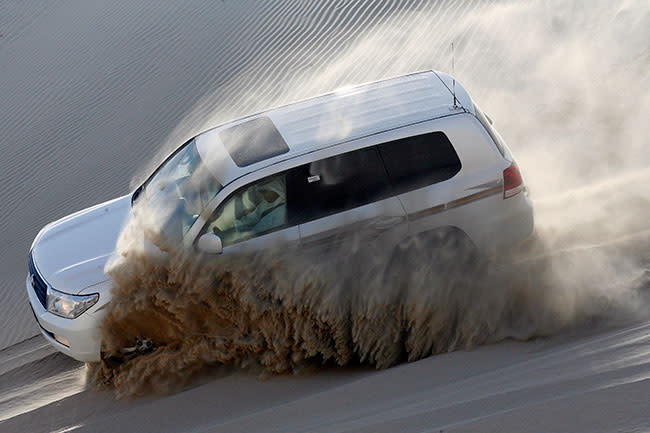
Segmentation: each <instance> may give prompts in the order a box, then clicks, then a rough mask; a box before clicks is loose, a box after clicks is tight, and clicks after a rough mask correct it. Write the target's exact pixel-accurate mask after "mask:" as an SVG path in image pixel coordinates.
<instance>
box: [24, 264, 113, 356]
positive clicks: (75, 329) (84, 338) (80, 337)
mask: <svg viewBox="0 0 650 433" xmlns="http://www.w3.org/2000/svg"><path fill="white" fill-rule="evenodd" d="M25 284H26V286H27V295H28V296H29V303H30V304H31V307H32V311H33V312H34V318H35V319H36V322H37V323H38V326H39V328H40V330H41V333H42V334H43V337H45V339H46V340H47V341H49V342H50V344H52V345H53V346H54V347H55V348H56V349H57V350H59V351H60V352H62V353H64V354H66V355H68V356H70V357H72V358H74V359H77V360H79V361H82V362H99V360H100V355H99V352H100V347H101V333H100V329H99V325H100V323H101V316H102V314H101V311H100V312H94V313H93V312H91V311H87V312H85V313H83V314H82V315H81V316H79V317H77V318H76V319H65V318H63V317H59V316H57V315H55V314H52V313H50V312H49V311H47V310H46V309H45V308H44V307H43V305H42V304H41V302H40V301H39V300H38V297H37V296H36V293H35V292H34V289H33V288H32V286H31V281H30V278H29V275H28V276H27V279H26V281H25ZM56 337H59V339H60V340H62V341H67V342H68V344H67V345H65V344H62V343H61V342H59V341H57V340H56Z"/></svg>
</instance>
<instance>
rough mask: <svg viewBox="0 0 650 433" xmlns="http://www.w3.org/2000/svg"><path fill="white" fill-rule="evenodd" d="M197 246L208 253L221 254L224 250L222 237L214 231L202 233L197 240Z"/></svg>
mask: <svg viewBox="0 0 650 433" xmlns="http://www.w3.org/2000/svg"><path fill="white" fill-rule="evenodd" d="M196 247H197V248H198V250H199V251H201V252H204V253H208V254H221V253H222V252H223V244H222V243H221V238H220V237H219V236H217V235H215V234H214V233H205V234H202V235H201V237H199V240H198V241H197V242H196Z"/></svg>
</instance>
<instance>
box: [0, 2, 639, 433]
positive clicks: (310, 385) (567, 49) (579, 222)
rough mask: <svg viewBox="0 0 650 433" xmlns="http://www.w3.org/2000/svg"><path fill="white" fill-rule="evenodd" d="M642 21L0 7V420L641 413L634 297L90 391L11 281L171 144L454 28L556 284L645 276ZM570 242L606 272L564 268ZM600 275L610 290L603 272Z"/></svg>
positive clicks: (196, 423) (283, 427)
mask: <svg viewBox="0 0 650 433" xmlns="http://www.w3.org/2000/svg"><path fill="white" fill-rule="evenodd" d="M649 29H650V8H649V7H648V4H647V2H646V1H644V0H636V1H635V0H618V1H613V2H612V1H604V0H596V1H589V2H587V1H583V2H564V1H560V0H556V1H521V2H514V1H513V2H510V1H505V2H489V1H479V0H462V1H439V2H430V1H417V0H413V1H403V2H376V1H370V0H357V1H349V2H319V1H313V2H301V1H292V0H284V1H280V2H253V1H222V2H218V1H217V2H215V1H211V0H210V1H208V0H204V1H195V2H191V3H187V4H181V3H178V2H165V3H159V4H156V5H155V6H153V5H151V4H149V3H146V2H137V1H136V2H133V1H131V2H126V1H124V2H108V1H95V2H84V1H81V0H73V1H71V2H67V3H52V2H45V1H36V2H4V3H3V4H2V5H0V133H1V136H2V138H1V139H0V149H1V150H2V154H3V156H2V158H0V197H2V199H3V205H2V212H0V241H2V242H1V244H2V248H1V249H0V330H1V331H0V349H1V348H5V349H4V350H2V351H1V352H0V372H1V373H0V385H1V386H0V388H1V389H2V390H3V392H2V395H0V418H1V419H5V421H2V422H0V429H1V430H3V431H5V430H6V431H59V432H63V431H95V432H96V431H114V430H115V428H116V426H121V428H122V429H123V430H125V431H128V430H129V429H131V430H133V429H137V430H139V431H190V430H192V431H251V430H259V431H436V432H437V431H439V430H441V429H444V431H493V430H502V431H612V430H635V429H636V430H645V429H648V428H650V421H648V417H647V414H646V412H647V404H646V400H647V393H648V392H647V391H648V390H647V383H648V381H647V378H648V376H647V371H648V365H650V364H649V363H650V357H649V354H648V351H647V350H646V349H645V347H646V346H647V338H646V335H647V327H648V322H647V321H641V322H638V319H639V316H637V315H636V314H630V315H627V312H630V311H633V312H634V309H633V308H625V309H622V310H618V311H623V312H626V314H623V317H616V315H614V317H615V318H616V319H617V320H618V321H611V320H610V321H607V323H605V324H602V323H600V324H599V325H598V326H596V325H594V324H590V323H585V322H580V323H578V324H577V327H576V328H571V329H569V330H564V331H563V333H561V334H560V335H557V336H555V337H552V338H547V339H538V340H533V341H532V342H528V343H513V342H506V343H501V344H498V345H492V346H488V347H482V348H479V349H477V350H474V351H470V352H463V351H460V352H455V353H451V354H445V355H438V356H433V357H429V358H427V359H424V360H421V361H419V362H416V363H411V364H407V365H401V366H398V367H395V368H392V369H389V370H386V371H383V372H379V373H377V372H374V371H368V370H364V369H361V370H355V369H340V370H324V371H321V372H319V373H318V374H315V375H313V376H307V377H301V376H299V377H280V378H274V379H272V380H270V381H266V382H260V381H258V380H257V379H255V378H254V377H251V376H247V375H240V374H234V375H231V374H228V375H226V376H225V377H221V378H218V379H216V380H212V381H210V382H208V383H206V384H204V385H201V386H195V387H193V388H191V389H189V390H186V391H185V392H181V393H178V394H175V395H172V396H168V397H165V398H149V399H141V400H137V401H136V402H129V401H126V402H125V401H117V402H116V401H114V400H113V396H112V395H109V394H106V393H95V392H91V391H87V390H83V386H79V383H80V382H79V380H80V379H81V378H82V377H83V375H84V373H83V372H82V370H80V369H79V368H80V364H78V363H75V362H72V361H69V360H65V359H63V358H62V357H61V356H59V355H51V352H47V351H46V350H45V351H43V350H42V349H40V346H41V345H42V340H41V339H40V337H36V338H35V339H33V340H28V341H27V342H24V343H23V345H19V346H12V345H14V344H15V343H17V342H20V341H23V340H25V339H28V338H29V337H32V336H34V335H36V333H37V332H38V331H37V329H36V327H35V325H34V324H33V318H32V316H31V312H30V311H29V307H28V305H27V298H26V295H25V288H24V278H25V274H26V270H27V258H26V255H27V251H28V248H29V245H30V242H31V240H32V239H33V237H34V236H35V235H36V233H37V232H38V230H39V229H40V228H41V227H42V226H43V225H44V224H46V223H47V222H49V221H52V220H54V219H57V218H59V217H62V216H65V215H67V214H69V213H71V212H73V211H75V210H78V209H81V208H84V207H86V206H90V205H93V204H95V203H98V202H101V201H104V200H107V199H110V198H113V197H116V196H119V195H121V194H124V193H126V192H127V191H128V190H129V189H130V188H132V187H133V186H134V185H136V184H137V183H138V181H139V180H141V179H142V178H143V177H144V176H146V174H147V173H148V172H149V171H150V170H151V169H152V168H153V166H154V165H156V164H157V162H158V161H160V159H161V158H162V157H163V155H164V154H165V153H167V152H169V151H170V150H171V149H172V148H173V147H174V146H176V145H178V144H179V143H181V142H182V141H183V140H184V139H186V138H187V137H189V136H191V135H193V134H195V133H197V132H199V131H201V130H203V129H206V128H208V127H211V126H215V125H217V124H219V123H221V122H223V121H227V120H229V119H232V118H235V117H237V116H240V115H244V114H247V113H251V112H255V111H258V110H262V109H264V108H267V107H269V106H272V105H278V104H282V103H286V102H289V101H293V100H296V99H300V98H304V97H308V96H312V95H315V94H318V93H322V92H325V91H329V90H331V89H333V88H336V87H338V86H341V85H346V84H350V83H359V82H365V81H369V80H374V79H378V78H382V77H386V76H391V75H397V74H400V73H405V72H410V71H413V70H419V69H429V68H434V69H439V70H445V71H450V72H451V49H450V46H451V42H452V41H453V42H454V44H455V75H456V76H457V77H458V78H459V79H460V80H461V81H462V82H463V84H464V85H466V87H467V88H468V89H469V90H470V91H471V92H472V94H473V96H474V98H475V100H476V101H477V102H478V103H479V104H480V105H481V107H482V108H483V109H485V111H487V112H488V114H489V115H490V116H491V117H492V118H493V119H494V120H495V122H496V124H497V126H498V129H499V130H500V131H501V133H502V134H503V135H504V136H505V138H506V140H507V141H508V143H509V145H510V147H511V148H512V149H513V151H514V152H515V154H516V156H517V158H518V162H519V165H520V167H521V168H522V171H523V172H524V174H525V176H526V180H527V182H528V185H529V187H530V188H531V190H532V194H533V198H534V199H535V201H536V206H537V207H536V209H537V219H538V222H539V225H538V227H540V228H542V229H543V231H544V233H545V236H546V239H547V241H549V242H550V243H551V244H552V245H554V250H553V251H552V254H553V257H555V258H556V259H555V260H558V262H559V263H561V264H562V265H563V266H564V267H563V268H562V269H573V270H574V271H575V269H577V272H568V273H566V274H559V275H554V277H557V278H562V277H563V279H561V281H562V284H563V286H561V287H566V288H568V290H569V292H568V293H567V298H566V299H565V301H566V300H567V299H568V300H569V301H571V300H574V299H587V300H590V301H592V300H595V299H598V298H597V297H596V298H595V297H594V296H593V295H594V294H598V293H599V290H601V289H602V288H603V287H604V288H609V287H612V288H614V289H613V290H611V291H609V290H608V291H607V293H605V294H606V295H610V296H615V295H616V294H617V293H620V292H616V290H618V289H620V285H623V288H630V287H631V285H630V284H638V285H639V286H640V288H645V287H647V276H648V271H647V269H648V266H649V263H650V262H649V260H650V254H649V253H648V249H647V247H648V245H649V243H648V230H649V229H650V226H648V218H647V216H648V215H649V214H650V206H649V203H650V188H647V184H648V172H647V170H648V167H650V153H648V150H647V145H648V139H647V137H648V136H650V130H649V129H648V128H649V126H648V122H647V119H646V118H647V113H648V112H650V72H649V71H650V54H649V53H650V45H649V43H648V41H649V40H650V33H649V32H650V30H649ZM621 191H624V193H621ZM572 255H577V257H588V258H590V260H591V258H592V257H593V256H594V255H596V256H598V263H599V265H603V266H605V267H603V268H599V272H600V273H592V272H590V271H591V269H590V268H589V267H582V268H581V267H580V266H578V267H575V266H573V265H574V263H573V262H572V261H571V260H569V259H570V258H571V257H572ZM607 269H611V270H612V272H611V273H610V275H611V279H608V280H607V281H606V283H607V284H604V285H600V284H599V283H600V282H599V281H598V279H596V278H594V276H598V275H603V270H607ZM644 272H645V273H644ZM636 277H639V278H636ZM644 278H646V279H644ZM626 284H627V286H626ZM577 295H580V296H584V295H586V297H580V296H577ZM622 301H624V303H626V307H629V306H630V305H629V304H630V303H632V301H634V299H633V298H626V299H622ZM558 302H562V299H560V300H559V301H558ZM638 305H640V304H637V306H638ZM578 306H582V307H584V304H580V305H578ZM578 310H579V311H584V309H582V310H580V309H578ZM609 318H610V319H612V318H613V317H609ZM592 325H593V326H592ZM563 329H564V328H563ZM511 331H512V333H515V332H516V331H517V329H514V330H511ZM505 336H509V335H505ZM510 336H512V335H510ZM213 379H214V378H213ZM35 396H40V398H35ZM224 396H225V397H224ZM226 397H227V398H226ZM531 420H534V421H531Z"/></svg>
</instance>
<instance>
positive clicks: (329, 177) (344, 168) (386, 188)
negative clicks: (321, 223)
mask: <svg viewBox="0 0 650 433" xmlns="http://www.w3.org/2000/svg"><path fill="white" fill-rule="evenodd" d="M287 183H288V198H289V217H290V222H291V224H292V225H293V224H300V223H304V222H307V221H311V220H314V219H317V218H322V217H325V216H327V215H331V214H334V213H337V212H342V211H345V210H348V209H352V208H354V207H358V206H363V205H365V204H368V203H371V202H373V201H377V200H381V199H383V198H386V197H388V196H389V195H391V192H390V183H389V181H388V177H387V175H386V170H385V169H384V166H383V164H382V162H381V159H380V157H379V154H378V152H377V149H376V148H374V147H371V148H366V149H360V150H356V151H353V152H348V153H344V154H341V155H337V156H333V157H331V158H327V159H323V160H320V161H315V162H312V163H310V164H306V165H303V166H301V167H298V168H296V169H293V170H291V171H290V173H289V176H288V178H287Z"/></svg>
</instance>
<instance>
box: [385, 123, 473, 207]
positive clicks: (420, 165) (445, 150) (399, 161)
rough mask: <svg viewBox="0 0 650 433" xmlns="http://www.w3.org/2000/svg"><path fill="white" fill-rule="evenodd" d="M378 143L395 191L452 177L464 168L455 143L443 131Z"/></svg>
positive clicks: (402, 190) (401, 191)
mask: <svg viewBox="0 0 650 433" xmlns="http://www.w3.org/2000/svg"><path fill="white" fill-rule="evenodd" d="M377 147H378V149H379V154H380V155H381V158H382V160H383V162H384V165H385V167H386V171H387V172H388V177H389V179H390V182H391V184H392V187H393V193H394V194H402V193H404V192H407V191H411V190H414V189H418V188H423V187H425V186H427V185H431V184H434V183H438V182H442V181H444V180H447V179H451V178H452V177H454V176H455V175H456V173H458V172H459V171H460V168H461V162H460V159H459V158H458V154H457V153H456V150H455V149H454V146H453V145H452V144H451V142H450V141H449V139H448V138H447V136H446V135H445V134H444V133H443V132H441V131H437V132H431V133H428V134H423V135H417V136H413V137H407V138H402V139H400V140H395V141H391V142H388V143H383V144H380V145H378V146H377Z"/></svg>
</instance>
